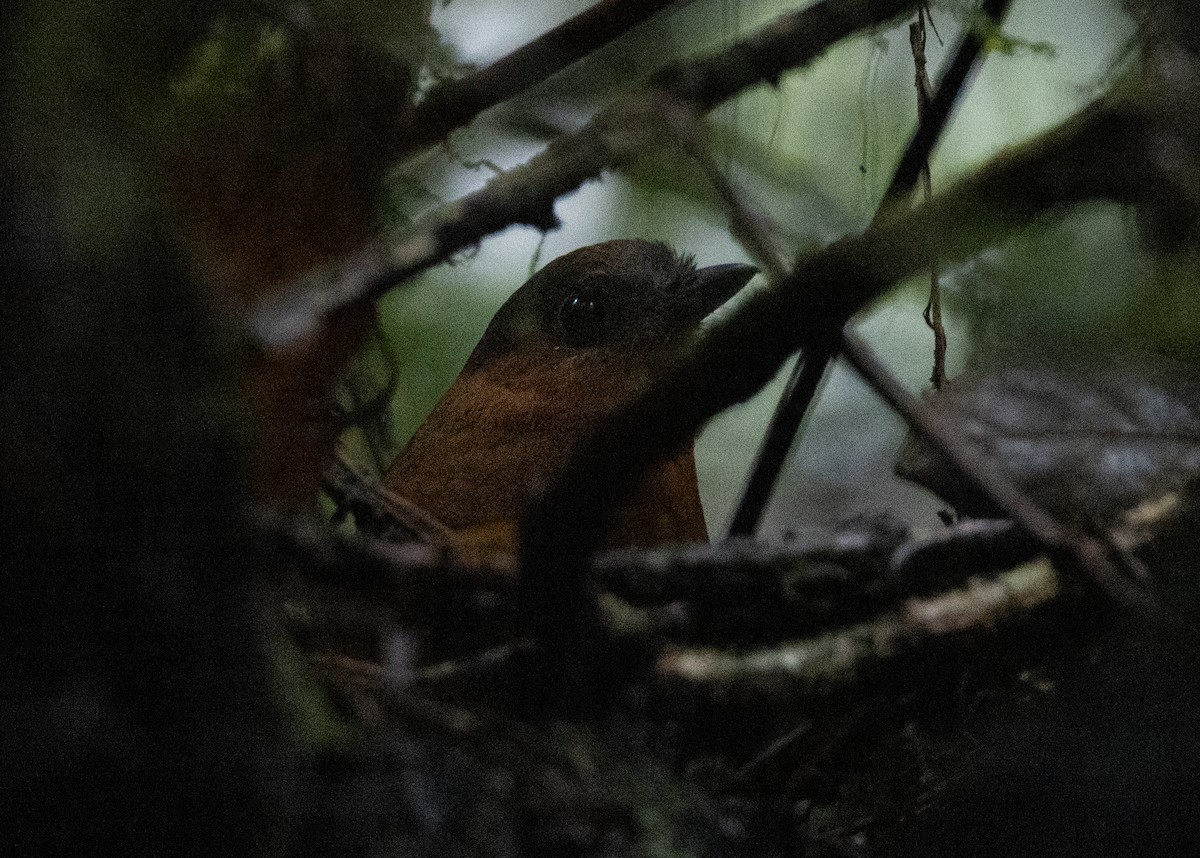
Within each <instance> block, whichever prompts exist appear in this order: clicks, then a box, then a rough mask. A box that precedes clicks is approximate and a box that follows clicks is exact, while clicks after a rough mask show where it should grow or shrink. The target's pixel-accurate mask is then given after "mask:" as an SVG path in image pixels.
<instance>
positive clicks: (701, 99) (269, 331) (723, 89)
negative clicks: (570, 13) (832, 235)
mask: <svg viewBox="0 0 1200 858" xmlns="http://www.w3.org/2000/svg"><path fill="white" fill-rule="evenodd" d="M915 3H916V0H822V2H819V3H817V4H815V5H813V6H810V7H808V8H806V9H803V10H801V11H798V12H792V13H790V14H787V15H783V16H781V17H780V18H778V19H776V20H775V21H774V22H773V23H771V24H769V25H767V26H766V27H764V28H763V29H761V30H759V31H758V32H757V33H755V34H753V35H751V36H749V37H748V38H746V39H743V40H741V41H739V42H736V43H734V44H733V45H731V46H730V47H729V48H727V49H726V50H724V51H721V52H719V53H716V54H712V55H710V56H707V57H702V58H700V59H696V60H691V61H688V62H683V63H677V64H674V65H671V66H668V67H667V68H664V69H663V70H661V71H660V72H659V73H658V74H656V75H654V76H653V77H652V78H651V79H650V81H649V84H648V86H647V88H646V89H645V90H643V91H642V92H641V93H639V94H636V95H633V96H630V97H628V98H625V99H622V100H621V101H618V102H617V103H615V104H613V105H611V106H609V107H608V108H606V109H604V110H602V111H601V112H600V113H599V114H597V115H596V117H595V118H593V119H592V121H591V122H589V123H588V124H587V125H586V126H585V127H584V128H583V129H581V130H580V131H579V132H577V133H576V134H572V135H568V136H565V137H561V138H559V139H557V140H555V141H553V142H552V143H551V144H550V145H549V146H547V147H546V149H545V150H543V151H542V152H541V153H540V154H538V155H537V156H535V157H534V158H533V159H531V160H530V161H529V162H527V163H526V164H524V165H522V166H520V167H517V168H516V169H514V170H511V171H509V172H507V173H505V174H503V175H500V176H497V177H496V178H495V179H493V180H492V181H491V182H490V183H488V185H487V186H485V187H484V188H483V189H481V190H479V191H477V192H475V193H473V194H469V195H468V196H466V197H464V198H463V199H461V200H459V201H458V202H456V203H453V204H451V205H450V206H447V207H446V208H444V209H442V210H440V211H438V212H436V213H434V214H433V215H431V216H430V217H428V218H426V219H425V220H424V221H423V222H422V223H421V224H420V225H419V226H418V228H417V230H416V231H415V232H414V233H413V234H412V235H411V236H409V237H408V238H407V239H405V240H403V241H401V242H400V243H399V244H397V245H395V246H391V245H388V244H387V243H385V242H384V241H382V240H378V239H377V240H375V241H372V242H370V243H368V244H366V245H364V246H363V247H361V248H359V249H358V250H357V251H355V252H354V253H352V254H350V255H349V256H348V257H346V258H345V259H342V260H341V261H339V262H338V263H336V264H335V265H333V266H331V267H329V268H325V269H321V270H318V271H315V272H312V273H311V274H310V275H309V276H308V277H306V278H304V279H302V280H301V281H300V282H298V283H295V284H292V286H290V287H289V288H287V289H284V290H282V291H281V292H279V293H276V294H274V295H272V296H271V297H269V298H268V299H266V300H264V301H263V302H262V303H260V304H259V305H258V306H257V307H255V308H254V310H253V311H252V312H251V314H250V322H249V327H250V334H251V336H252V338H253V340H254V341H255V342H256V343H257V344H258V345H259V346H261V347H264V348H267V349H283V348H287V347H288V346H290V345H293V344H295V343H297V342H299V341H301V340H303V339H304V338H305V337H308V336H311V335H312V334H314V333H315V332H316V331H317V330H319V328H320V326H321V325H322V324H323V322H324V321H325V320H326V319H328V318H329V317H331V316H334V315H335V314H337V313H339V312H346V311H347V310H349V309H350V308H352V307H355V306H358V305H361V303H362V302H364V301H371V300H374V299H375V298H377V297H378V296H379V295H380V294H382V293H383V292H384V291H385V290H387V289H388V288H390V287H391V286H393V285H395V284H396V283H397V282H399V281H401V280H403V279H405V278H407V277H412V276H413V275H415V274H419V273H420V272H422V271H425V270H426V269H428V268H431V267H433V266H434V265H437V264H439V263H441V262H443V261H445V260H446V259H448V258H449V257H450V256H452V255H453V254H454V253H457V252H458V251H460V250H464V249H466V248H468V247H471V246H472V245H475V244H477V243H478V242H479V241H480V240H482V239H483V238H485V237H487V236H489V235H491V234H493V233H496V232H499V231H500V230H502V229H505V228H506V227H509V226H512V225H514V224H525V225H529V226H533V227H536V228H537V229H541V230H549V229H553V228H555V227H556V226H557V225H558V221H557V219H556V218H555V215H554V203H555V201H556V200H557V199H558V198H559V197H561V196H563V195H564V194H567V193H570V192H571V191H573V190H575V189H576V188H578V187H579V186H580V185H582V184H583V183H584V182H586V181H588V180H589V179H593V178H595V177H597V176H599V175H600V174H601V172H602V171H603V170H605V169H606V168H611V167H614V166H617V165H619V164H621V163H623V162H625V161H626V160H627V159H628V158H629V157H630V156H631V155H633V154H634V153H635V152H637V151H639V150H640V149H641V148H643V147H644V146H646V145H649V144H653V143H657V142H662V141H664V140H669V139H670V138H671V135H670V133H669V131H668V129H667V128H666V127H665V124H664V123H663V122H662V117H663V116H664V115H666V114H668V113H669V112H670V111H671V110H673V109H678V105H679V103H680V102H683V106H684V108H685V109H688V110H695V111H697V112H707V111H708V110H711V109H712V108H713V107H715V106H717V105H718V104H720V103H721V102H723V101H725V100H727V99H729V98H731V97H733V96H734V95H736V94H737V93H739V92H741V91H742V90H744V89H747V88H749V87H751V86H755V85H757V84H760V83H772V84H774V83H777V82H778V81H779V79H780V77H781V76H782V75H783V73H784V72H785V71H787V70H789V69H792V68H796V67H798V66H802V65H805V64H806V63H808V62H811V61H812V60H814V59H816V58H817V57H818V56H820V55H821V54H822V53H823V52H824V51H825V50H826V49H827V48H829V47H830V46H831V45H833V44H836V43H837V42H838V41H840V40H841V39H844V38H845V37H847V36H849V35H851V34H853V33H855V32H858V31H860V30H863V29H867V28H869V27H873V26H877V25H879V24H883V23H886V22H887V21H890V20H891V19H893V18H895V17H897V16H898V15H901V14H903V13H905V12H907V11H908V10H910V9H911V8H912V7H913V6H914V5H915Z"/></svg>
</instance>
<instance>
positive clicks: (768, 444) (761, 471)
mask: <svg viewBox="0 0 1200 858" xmlns="http://www.w3.org/2000/svg"><path fill="white" fill-rule="evenodd" d="M832 355H833V352H832V351H831V350H830V349H828V348H824V347H818V348H815V349H810V350H809V351H807V352H805V353H804V354H802V355H800V357H799V358H798V359H797V360H798V363H797V365H796V367H795V368H794V369H793V370H792V375H791V377H790V378H789V379H788V384H787V388H786V389H785V390H784V392H783V396H782V397H781V398H780V400H779V404H778V405H776V406H775V413H774V414H772V415H771V422H770V423H769V424H768V426H767V432H766V435H765V436H764V438H763V443H762V446H761V447H759V449H758V455H757V456H756V457H755V459H754V465H753V466H752V467H751V469H750V479H749V480H747V481H746V488H745V489H744V490H743V492H742V498H741V500H740V501H738V506H737V510H736V511H735V512H734V514H733V521H732V522H731V523H730V525H729V536H730V537H735V536H753V535H754V533H755V532H756V531H757V530H758V523H759V522H760V521H761V520H762V514H763V511H764V510H765V509H766V508H767V501H769V500H770V499H771V492H772V491H774V489H775V482H776V480H778V479H779V475H780V474H781V473H782V472H783V464H784V462H786V461H787V457H788V452H789V451H790V450H791V449H792V443H793V441H794V440H795V438H796V433H797V432H798V431H800V424H801V423H802V422H804V415H805V414H807V413H808V409H809V406H811V405H812V402H813V400H814V399H815V398H816V396H817V389H818V388H819V387H820V385H821V379H823V378H824V377H825V372H826V370H827V369H828V368H829V364H830V362H831V360H832Z"/></svg>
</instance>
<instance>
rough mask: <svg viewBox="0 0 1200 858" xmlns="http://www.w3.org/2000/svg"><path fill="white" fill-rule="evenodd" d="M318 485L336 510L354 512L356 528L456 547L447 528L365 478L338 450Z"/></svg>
mask: <svg viewBox="0 0 1200 858" xmlns="http://www.w3.org/2000/svg"><path fill="white" fill-rule="evenodd" d="M321 487H322V489H324V491H325V493H326V494H328V495H329V497H330V498H332V499H333V502H334V503H335V504H337V506H338V508H339V509H340V510H344V511H347V512H350V513H353V514H354V516H355V519H356V523H357V525H358V527H359V529H360V530H363V531H365V532H368V533H372V534H374V535H376V536H387V537H389V538H391V539H394V540H396V541H407V540H416V541H418V542H424V543H426V544H428V545H432V546H436V547H438V548H441V549H446V550H449V549H457V548H459V547H460V545H459V542H460V540H459V539H458V537H457V536H456V535H455V534H454V532H453V531H452V530H450V528H448V527H447V526H446V525H444V524H442V522H440V521H438V520H437V519H436V518H434V517H433V516H432V515H431V514H430V513H428V512H426V511H425V510H423V509H421V507H419V506H417V505H416V504H415V503H413V502H412V501H410V500H409V499H408V498H405V497H402V496H400V495H398V494H396V493H395V492H392V491H389V490H388V489H386V488H384V487H383V486H382V485H379V484H378V482H377V481H372V480H367V479H365V478H364V477H363V476H362V475H361V474H359V473H358V471H356V470H355V469H354V467H353V466H352V465H351V464H350V463H349V462H348V461H346V459H345V457H344V456H342V455H341V454H340V453H339V454H338V455H337V456H336V457H335V458H334V460H333V461H332V462H330V463H329V465H328V466H327V467H326V468H325V471H324V473H323V474H322V475H321Z"/></svg>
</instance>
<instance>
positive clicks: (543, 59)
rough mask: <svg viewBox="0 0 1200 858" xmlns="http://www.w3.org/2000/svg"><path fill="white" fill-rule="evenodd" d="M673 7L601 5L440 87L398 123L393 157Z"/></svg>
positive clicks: (616, 1) (625, 0) (646, 1)
mask: <svg viewBox="0 0 1200 858" xmlns="http://www.w3.org/2000/svg"><path fill="white" fill-rule="evenodd" d="M677 2H679V0H600V2H599V3H597V4H596V5H594V6H591V7H589V8H588V9H586V10H585V11H583V12H580V13H579V14H578V15H576V16H574V17H573V18H569V19H567V20H566V21H564V22H563V23H561V24H559V25H558V26H557V27H554V28H553V29H551V30H548V31H546V32H545V33H543V34H542V35H541V36H538V37H537V38H536V39H534V40H533V41H531V42H529V43H528V44H525V45H522V46H521V47H520V48H518V49H517V50H515V51H513V52H512V53H511V54H508V55H507V56H504V57H501V58H500V59H498V60H496V61H495V62H494V63H492V64H491V65H489V66H488V67H487V68H484V69H480V70H479V71H476V72H473V73H471V74H469V75H467V76H466V77H462V78H459V79H458V80H452V81H447V82H446V83H442V84H439V85H438V86H436V87H434V88H433V89H431V90H430V91H429V94H428V95H426V96H425V98H424V99H423V100H422V101H421V102H420V103H419V104H417V105H416V106H415V107H413V108H412V110H411V111H410V112H409V115H408V116H406V117H404V119H403V121H402V122H401V123H400V126H399V128H400V135H401V136H400V138H399V139H398V140H397V141H396V145H395V157H396V158H397V159H401V158H405V157H407V156H409V155H412V154H414V153H416V152H418V151H420V150H421V149H424V148H426V147H428V146H432V145H434V144H435V143H437V142H439V141H440V140H443V139H444V138H445V137H447V136H448V135H449V134H450V132H452V131H454V130H456V129H458V128H462V127H464V126H466V125H468V124H469V123H470V122H471V121H472V120H473V119H474V118H475V117H476V116H478V115H479V114H480V113H483V111H485V110H487V109H488V108H490V107H495V106H496V105H497V104H500V103H501V102H504V101H507V100H508V99H510V98H513V97H514V96H516V95H517V94H519V93H520V92H522V91H524V90H526V89H528V88H529V87H531V86H534V85H536V84H539V83H541V82H542V81H544V80H545V79H546V78H548V77H550V76H551V75H553V74H555V73H557V72H559V71H561V70H562V69H564V68H566V67H567V66H569V65H571V64H572V63H574V62H576V61H577V60H579V59H582V58H583V57H585V56H587V55H588V54H590V53H592V52H593V51H595V50H597V49H599V48H601V47H603V46H604V45H606V44H608V43H609V42H611V41H613V40H614V39H616V38H617V37H618V36H621V35H623V34H625V33H627V32H628V31H629V30H631V29H633V28H634V27H636V26H638V25H639V24H641V23H643V22H645V21H647V20H649V19H650V18H652V17H654V16H655V15H656V14H658V13H659V12H661V11H662V10H663V9H665V8H667V7H668V6H672V5H674V4H675V3H677Z"/></svg>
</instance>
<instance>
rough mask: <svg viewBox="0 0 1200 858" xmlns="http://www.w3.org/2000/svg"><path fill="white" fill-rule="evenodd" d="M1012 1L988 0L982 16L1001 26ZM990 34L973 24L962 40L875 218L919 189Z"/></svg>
mask: <svg viewBox="0 0 1200 858" xmlns="http://www.w3.org/2000/svg"><path fill="white" fill-rule="evenodd" d="M1011 5H1012V0H984V1H983V4H982V5H981V6H980V8H979V15H980V18H981V20H982V21H983V22H984V24H985V25H986V26H988V27H997V26H999V25H1000V22H1001V21H1003V20H1004V16H1005V15H1006V14H1007V13H1008V7H1009V6H1011ZM986 35H987V33H986V31H984V32H981V28H980V27H978V26H973V27H970V28H969V29H968V30H967V32H966V35H964V36H963V38H962V40H961V41H960V42H959V43H958V47H957V48H956V49H955V51H954V59H953V60H951V61H950V66H949V68H947V69H946V72H945V74H943V75H942V79H941V80H940V81H939V82H938V86H937V92H935V93H934V96H933V98H932V100H931V101H930V103H929V107H928V110H927V111H926V112H925V116H924V117H923V119H922V121H921V123H920V124H919V125H918V126H917V130H916V133H915V134H914V135H913V138H912V140H910V141H909V144H908V147H907V148H906V149H905V150H904V154H903V155H902V156H901V157H900V162H899V163H898V164H897V165H896V172H895V173H894V174H893V176H892V182H891V184H890V185H888V189H887V191H886V192H885V193H884V195H883V201H882V202H881V203H880V207H879V210H878V211H877V212H876V214H875V221H879V220H880V219H881V218H882V217H884V216H885V215H886V213H887V211H888V210H889V209H890V207H891V204H892V203H895V202H899V201H900V200H903V199H905V198H907V197H908V196H909V195H910V194H911V193H912V192H913V191H914V190H915V189H916V187H917V182H918V181H919V179H920V176H921V165H922V164H925V163H926V162H928V160H929V156H930V155H931V154H932V153H933V147H934V146H936V145H937V141H938V139H939V138H940V137H941V136H942V131H943V130H944V129H945V127H946V124H947V123H948V122H949V121H950V114H951V113H952V112H953V111H954V106H955V105H956V104H957V103H958V97H959V95H960V93H961V92H962V90H963V88H964V86H966V82H967V77H968V76H969V75H970V73H971V69H973V68H974V67H975V63H976V61H977V60H978V59H979V54H980V52H981V51H982V50H983V45H984V41H985V37H986Z"/></svg>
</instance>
